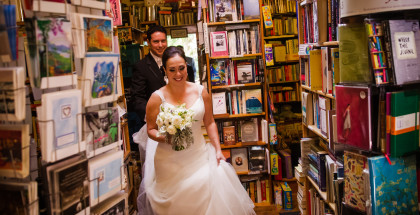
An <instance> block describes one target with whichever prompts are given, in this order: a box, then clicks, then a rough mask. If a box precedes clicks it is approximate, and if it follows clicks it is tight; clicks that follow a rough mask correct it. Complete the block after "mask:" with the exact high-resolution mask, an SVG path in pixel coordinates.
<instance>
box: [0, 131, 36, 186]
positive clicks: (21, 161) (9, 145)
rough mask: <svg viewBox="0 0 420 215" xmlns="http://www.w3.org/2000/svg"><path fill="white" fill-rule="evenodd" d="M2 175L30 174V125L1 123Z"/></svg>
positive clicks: (0, 170) (22, 175)
mask: <svg viewBox="0 0 420 215" xmlns="http://www.w3.org/2000/svg"><path fill="white" fill-rule="evenodd" d="M0 144H1V145H0V149H1V150H0V176H2V177H8V178H25V177H27V176H28V175H29V125H27V124H24V125H0Z"/></svg>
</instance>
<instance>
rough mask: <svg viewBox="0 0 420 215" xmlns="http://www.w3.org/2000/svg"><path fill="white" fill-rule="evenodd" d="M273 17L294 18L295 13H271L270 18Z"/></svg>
mask: <svg viewBox="0 0 420 215" xmlns="http://www.w3.org/2000/svg"><path fill="white" fill-rule="evenodd" d="M274 16H292V17H296V13H293V12H290V13H272V14H271V17H274Z"/></svg>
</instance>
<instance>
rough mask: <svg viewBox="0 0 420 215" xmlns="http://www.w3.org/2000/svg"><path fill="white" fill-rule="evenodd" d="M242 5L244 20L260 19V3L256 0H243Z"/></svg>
mask: <svg viewBox="0 0 420 215" xmlns="http://www.w3.org/2000/svg"><path fill="white" fill-rule="evenodd" d="M242 5H243V8H244V12H243V13H244V20H248V19H260V5H259V3H258V1H253V0H244V1H243V3H242Z"/></svg>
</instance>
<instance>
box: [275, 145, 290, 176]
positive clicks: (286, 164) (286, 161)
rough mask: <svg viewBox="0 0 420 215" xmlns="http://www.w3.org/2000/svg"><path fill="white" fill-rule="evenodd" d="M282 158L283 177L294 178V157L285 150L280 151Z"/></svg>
mask: <svg viewBox="0 0 420 215" xmlns="http://www.w3.org/2000/svg"><path fill="white" fill-rule="evenodd" d="M278 152H279V155H280V157H281V160H282V170H283V173H282V174H283V178H287V179H291V178H293V167H292V158H291V156H290V153H289V152H287V151H285V150H280V151H278Z"/></svg>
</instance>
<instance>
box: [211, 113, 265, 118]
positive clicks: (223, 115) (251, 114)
mask: <svg viewBox="0 0 420 215" xmlns="http://www.w3.org/2000/svg"><path fill="white" fill-rule="evenodd" d="M257 116H265V112H262V113H248V114H232V115H230V114H217V115H214V119H236V118H244V117H257Z"/></svg>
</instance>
